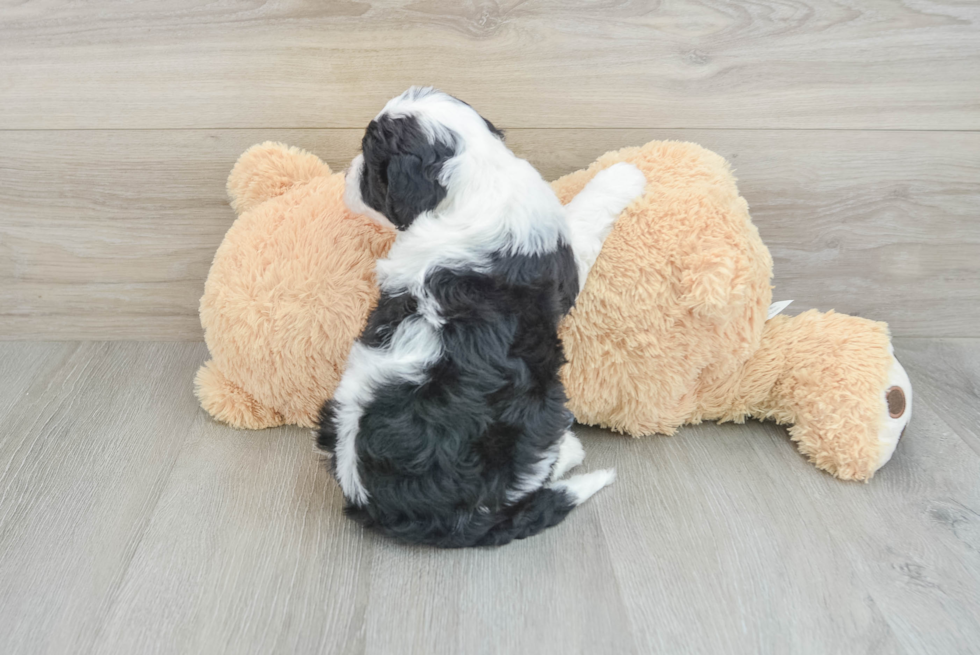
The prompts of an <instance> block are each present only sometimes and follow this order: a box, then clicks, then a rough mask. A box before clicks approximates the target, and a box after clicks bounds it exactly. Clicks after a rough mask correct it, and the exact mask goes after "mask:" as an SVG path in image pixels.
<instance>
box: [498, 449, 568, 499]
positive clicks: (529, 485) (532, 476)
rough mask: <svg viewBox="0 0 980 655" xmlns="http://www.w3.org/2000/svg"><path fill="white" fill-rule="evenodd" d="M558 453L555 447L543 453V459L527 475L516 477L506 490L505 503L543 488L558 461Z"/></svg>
mask: <svg viewBox="0 0 980 655" xmlns="http://www.w3.org/2000/svg"><path fill="white" fill-rule="evenodd" d="M558 452H559V448H558V446H557V445H556V446H555V447H554V448H552V449H551V450H548V451H546V452H545V454H544V457H542V458H541V459H540V460H539V461H538V462H537V463H536V464H535V465H534V466H533V467H532V469H531V471H530V472H529V473H528V474H527V475H524V476H520V477H518V478H517V480H516V481H515V482H514V484H513V486H511V487H510V488H508V489H507V502H508V503H514V502H517V501H518V500H520V499H521V498H523V497H524V496H526V495H528V494H529V493H531V492H532V491H537V490H538V489H540V488H541V487H543V486H544V483H545V482H546V481H547V480H548V476H549V475H550V474H551V470H552V468H553V467H554V465H555V462H556V461H557V460H558Z"/></svg>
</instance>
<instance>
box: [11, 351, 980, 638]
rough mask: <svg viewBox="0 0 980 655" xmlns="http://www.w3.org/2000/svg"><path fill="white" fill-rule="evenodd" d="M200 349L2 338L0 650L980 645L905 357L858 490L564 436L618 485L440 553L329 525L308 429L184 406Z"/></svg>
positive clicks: (679, 449)
mask: <svg viewBox="0 0 980 655" xmlns="http://www.w3.org/2000/svg"><path fill="white" fill-rule="evenodd" d="M953 347H955V350H950V348H951V346H950V342H948V341H946V342H939V341H932V340H904V341H903V340H900V341H899V342H898V345H897V352H898V355H899V357H900V358H901V359H902V360H903V361H905V362H907V363H910V362H913V361H914V360H917V356H916V353H928V352H949V353H953V354H958V355H959V356H960V357H959V359H960V360H961V362H962V364H961V366H962V369H963V373H962V375H965V376H966V377H967V379H972V380H975V379H977V378H978V377H980V369H977V368H975V366H976V365H977V364H976V363H977V361H978V356H980V340H978V339H970V340H958V341H956V342H955V343H954V344H953ZM204 356H205V353H204V349H203V347H202V346H201V344H182V343H169V344H152V343H143V344H134V343H114V344H84V345H76V344H60V343H48V344H32V343H26V342H22V343H6V344H0V372H3V373H4V374H5V376H4V377H3V378H0V392H2V395H0V401H4V402H5V403H6V404H5V405H3V406H2V407H0V412H2V413H0V421H2V423H0V425H3V426H4V427H3V430H2V431H0V490H2V496H0V628H2V629H0V652H3V653H5V654H8V653H9V654H11V655H19V654H21V653H32V654H33V653H99V654H102V653H106V654H110V653H112V654H114V653H127V654H128V653H135V652H138V653H148V654H155V653H209V654H220V653H235V654H236V655H248V654H250V653H270V652H287V653H297V654H301V653H365V654H368V655H399V654H402V653H418V654H425V655H442V654H444V653H445V654H449V653H453V654H455V653H487V654H490V653H505V652H528V653H540V654H541V655H550V654H552V653H561V654H563V655H564V654H568V653H605V652H609V653H652V652H669V653H713V654H715V653H718V654H729V653H731V654H736V653H753V654H754V653H765V652H772V653H783V652H792V653H802V654H809V653H813V654H822V653H830V652H860V653H967V652H971V651H972V650H974V649H975V646H976V644H977V643H978V640H980V620H978V618H977V617H980V485H978V484H977V480H978V479H980V455H978V454H977V453H975V452H974V451H973V450H971V449H970V448H969V447H968V446H967V444H966V441H965V437H963V434H962V432H960V430H959V428H957V429H953V427H952V426H951V425H950V424H949V423H948V422H947V420H946V419H947V418H948V417H949V416H950V415H951V413H950V412H948V411H947V412H944V414H943V415H940V414H939V413H937V412H936V411H935V409H934V408H935V405H934V404H933V402H932V401H931V400H929V399H930V398H936V397H939V396H940V395H941V394H942V393H944V390H945V389H947V387H944V386H942V382H941V378H942V374H943V371H944V370H945V368H946V364H947V362H945V361H942V358H938V357H937V358H933V359H935V360H936V361H935V362H934V363H930V362H929V358H927V357H922V358H919V359H921V362H918V363H912V364H910V365H909V368H910V372H911V373H912V376H913V384H915V385H916V387H915V388H916V393H917V400H916V403H917V404H916V406H915V413H914V415H913V419H912V423H911V425H910V426H909V428H908V430H907V431H906V434H905V436H904V437H903V439H902V441H901V442H900V444H899V446H898V450H897V451H896V453H895V455H894V458H893V459H892V461H891V462H890V463H889V464H888V465H887V466H886V467H885V468H884V469H883V470H882V471H880V472H879V473H878V474H877V475H876V476H875V478H874V479H873V480H872V481H871V482H870V483H869V484H866V485H863V484H856V483H844V482H840V481H837V480H835V479H834V478H832V477H830V476H828V475H826V474H824V473H821V472H819V471H817V470H816V469H815V468H813V467H812V466H811V465H810V464H809V463H807V462H806V461H805V460H804V459H803V458H802V457H801V456H800V455H799V454H798V453H797V452H796V450H795V448H794V446H793V445H792V443H790V441H789V439H788V438H787V436H786V432H785V430H783V429H782V428H779V427H777V426H775V425H772V424H760V423H757V422H750V423H748V424H746V425H714V424H704V425H701V426H697V427H689V428H685V429H682V430H681V431H680V432H679V433H678V434H677V435H676V436H674V437H657V438H648V439H641V440H633V439H628V438H624V437H621V436H617V435H612V434H610V433H607V432H605V431H602V430H597V429H588V428H578V432H579V433H580V435H581V436H582V437H583V442H584V444H585V448H586V452H587V458H586V468H587V469H596V468H601V467H607V466H615V467H616V468H617V469H618V472H619V478H618V479H617V481H616V483H615V484H614V485H613V486H612V487H610V488H609V489H606V490H604V491H603V492H601V493H600V494H598V495H597V496H596V497H595V498H594V499H592V500H590V501H589V502H588V503H587V504H586V505H584V506H582V507H580V508H578V509H576V510H575V511H574V512H573V513H572V514H571V515H570V516H569V518H568V519H567V520H566V521H565V522H563V523H562V524H561V525H559V526H557V527H556V528H553V529H551V530H548V531H546V532H545V533H543V534H541V535H539V536H537V537H534V538H532V539H528V540H526V541H522V542H515V543H513V544H511V545H508V546H506V547H503V548H499V549H475V550H465V551H438V550H433V549H425V548H409V547H404V546H400V545H397V544H395V543H393V542H391V541H389V540H386V539H384V538H381V537H379V536H377V535H374V534H373V533H369V532H366V531H364V530H363V529H361V528H360V527H358V526H356V525H355V524H353V523H352V522H350V521H348V520H347V519H345V518H344V517H343V516H342V514H341V511H340V504H341V498H340V492H339V489H338V488H337V486H336V485H335V484H334V483H333V482H332V481H331V480H330V478H329V476H328V475H327V473H326V471H325V468H324V466H323V464H322V462H321V461H319V457H318V456H317V455H316V454H315V453H314V452H313V451H312V448H311V438H310V436H309V433H308V432H307V431H305V430H300V429H292V428H282V429H275V430H268V431H262V432H242V431H236V430H233V429H230V428H227V427H225V426H221V425H218V424H215V423H213V422H212V421H210V420H209V419H208V418H207V417H206V416H205V415H204V414H203V412H202V411H201V410H200V409H198V408H197V407H195V406H194V400H193V398H192V397H191V396H190V393H189V387H190V380H191V377H192V374H193V370H194V368H195V366H196V365H197V364H198V363H199V362H200V361H202V360H203V358H204ZM937 380H940V383H939V384H936V382H935V381H937ZM958 384H959V383H958V382H956V383H954V386H957V388H958ZM922 398H925V399H926V402H921V401H920V399H922ZM10 399H14V400H16V402H9V400H10ZM965 408H966V405H964V406H963V408H962V409H965ZM971 409H972V411H973V414H972V416H973V418H974V419H975V418H976V416H977V410H976V406H975V404H974V405H972V406H971ZM961 418H964V419H966V418H967V414H962V415H961ZM961 437H963V438H961Z"/></svg>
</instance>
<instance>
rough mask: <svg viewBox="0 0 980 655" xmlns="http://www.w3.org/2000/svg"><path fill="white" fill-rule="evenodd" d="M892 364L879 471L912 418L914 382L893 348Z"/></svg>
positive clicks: (885, 398)
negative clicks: (896, 356) (910, 379)
mask: <svg viewBox="0 0 980 655" xmlns="http://www.w3.org/2000/svg"><path fill="white" fill-rule="evenodd" d="M891 353H892V365H891V368H890V369H889V370H888V382H886V383H885V389H884V391H883V392H882V409H881V414H882V417H881V430H879V431H878V444H879V447H880V450H879V452H878V466H877V467H876V468H875V470H876V471H877V470H878V469H880V468H881V467H882V466H884V465H885V464H886V463H887V462H888V460H890V459H891V457H892V454H894V452H895V447H896V446H898V440H899V439H901V437H902V434H903V433H904V432H905V428H906V426H908V424H909V420H910V419H911V418H912V383H911V382H910V381H909V376H908V375H907V374H906V373H905V369H904V368H902V365H901V363H899V361H898V360H897V359H896V358H895V351H894V350H893V349H892V350H891Z"/></svg>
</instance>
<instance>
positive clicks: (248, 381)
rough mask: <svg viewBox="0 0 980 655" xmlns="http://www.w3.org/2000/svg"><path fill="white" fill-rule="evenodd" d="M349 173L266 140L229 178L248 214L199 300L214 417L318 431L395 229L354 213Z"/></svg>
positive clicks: (201, 394)
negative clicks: (346, 196)
mask: <svg viewBox="0 0 980 655" xmlns="http://www.w3.org/2000/svg"><path fill="white" fill-rule="evenodd" d="M343 191H344V176H343V174H341V173H336V174H335V173H331V171H330V168H329V167H328V166H327V165H326V164H323V163H322V162H320V160H319V159H317V158H316V157H315V156H313V155H311V154H309V153H305V152H303V151H301V150H298V149H296V148H287V147H286V146H283V145H281V144H273V143H263V144H261V145H258V146H254V147H253V148H251V149H249V150H248V151H247V152H245V154H243V155H242V156H241V158H240V159H239V161H238V163H237V164H236V165H235V168H234V169H233V170H232V172H231V175H230V176H229V178H228V194H229V196H230V198H231V204H232V207H234V208H236V209H237V210H238V211H239V212H241V215H240V216H239V217H238V220H236V221H235V223H234V225H233V226H232V227H231V229H229V230H228V233H227V234H226V235H225V239H224V241H223V242H222V244H221V246H220V247H219V248H218V251H217V253H215V256H214V262H213V263H212V265H211V272H210V273H209V274H208V279H207V282H206V284H205V286H204V296H203V297H202V298H201V324H202V325H203V326H204V339H205V341H206V342H207V345H208V350H209V351H210V352H211V361H209V362H207V363H206V364H205V365H204V366H203V367H202V368H201V370H200V371H199V372H198V374H197V378H196V379H195V387H196V392H197V396H198V398H199V399H200V401H201V405H202V406H203V407H204V409H206V410H207V411H208V412H209V413H210V414H211V415H212V416H214V417H215V418H216V419H218V420H220V421H223V422H225V423H229V424H230V425H234V426H237V427H244V428H251V429H259V428H267V427H272V426H276V425H283V424H289V423H294V424H297V425H302V426H305V427H314V424H315V420H316V416H317V412H318V411H319V409H320V405H322V404H323V401H324V400H325V399H327V398H329V397H330V396H331V395H332V394H333V390H334V388H335V387H336V386H337V383H338V382H339V381H340V375H341V373H342V372H343V369H344V362H345V361H346V359H347V353H348V352H349V351H350V347H351V344H352V343H353V342H354V339H355V338H356V337H357V335H358V334H360V332H361V329H362V328H363V326H364V322H365V321H366V320H367V314H368V312H369V310H370V308H371V307H372V306H373V305H374V303H375V302H377V298H378V289H377V286H376V284H375V282H374V264H375V261H376V260H377V259H378V258H379V257H381V256H383V255H384V254H385V253H386V252H387V251H388V248H389V247H390V246H391V243H392V241H394V233H392V232H391V231H389V230H385V229H383V228H381V227H380V226H378V225H377V224H375V223H374V222H373V221H371V220H370V219H368V218H366V217H364V216H359V215H356V214H352V213H350V212H349V211H347V208H346V207H345V206H344V202H343V200H342V196H343Z"/></svg>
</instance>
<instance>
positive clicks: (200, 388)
mask: <svg viewBox="0 0 980 655" xmlns="http://www.w3.org/2000/svg"><path fill="white" fill-rule="evenodd" d="M194 393H195V395H196V396H197V398H198V400H199V401H200V403H201V407H203V408H204V409H205V410H206V411H207V412H208V413H209V414H210V415H211V416H213V417H214V418H215V419H217V420H219V421H221V422H222V423H227V424H228V425H230V426H232V427H235V428H246V429H249V430H262V429H264V428H273V427H276V426H278V425H284V424H285V421H284V420H283V417H282V416H281V415H280V414H279V412H277V411H276V410H274V409H272V408H269V407H265V406H264V405H262V404H261V403H260V402H258V401H257V400H255V398H253V397H252V396H251V395H249V394H248V393H247V392H246V391H245V390H244V389H242V388H241V387H239V386H238V385H236V384H234V383H233V382H232V381H231V380H229V379H228V378H227V377H225V376H224V375H223V374H222V373H221V371H219V370H217V368H216V367H215V366H214V362H212V361H208V362H205V364H204V366H202V367H201V368H200V369H199V370H198V372H197V375H196V376H195V377H194Z"/></svg>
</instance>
